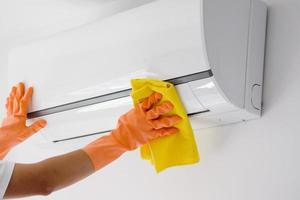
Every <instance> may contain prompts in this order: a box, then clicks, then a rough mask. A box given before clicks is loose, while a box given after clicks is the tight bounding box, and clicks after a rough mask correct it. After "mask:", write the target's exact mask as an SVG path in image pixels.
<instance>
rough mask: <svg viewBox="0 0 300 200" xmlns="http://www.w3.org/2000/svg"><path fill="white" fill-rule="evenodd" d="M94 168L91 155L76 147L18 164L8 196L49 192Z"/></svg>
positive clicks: (69, 183)
mask: <svg viewBox="0 0 300 200" xmlns="http://www.w3.org/2000/svg"><path fill="white" fill-rule="evenodd" d="M93 172H94V168H93V165H92V163H91V161H90V159H89V157H88V155H87V154H86V153H85V152H84V151H82V150H77V151H73V152H71V153H68V154H64V155H61V156H57V157H53V158H50V159H47V160H44V161H41V162H39V163H35V164H16V166H15V169H14V172H13V175H12V178H11V181H10V183H9V185H8V188H7V191H6V193H5V198H16V197H24V196H32V195H47V194H49V193H51V192H53V191H56V190H59V189H61V188H64V187H67V186H69V185H71V184H73V183H76V182H78V181H80V180H81V179H83V178H85V177H87V176H89V175H90V174H92V173H93Z"/></svg>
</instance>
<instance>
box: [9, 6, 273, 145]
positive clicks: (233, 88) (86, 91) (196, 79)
mask: <svg viewBox="0 0 300 200" xmlns="http://www.w3.org/2000/svg"><path fill="white" fill-rule="evenodd" d="M266 15H267V8H266V6H265V5H264V4H263V3H262V2H261V1H259V0H156V1H147V3H145V4H144V5H139V6H137V7H133V8H130V9H126V10H124V9H123V10H122V11H120V12H117V13H113V14H111V15H108V16H106V17H103V18H101V19H99V20H96V21H93V22H91V23H89V24H85V25H81V26H78V27H76V28H73V29H70V30H67V31H63V32H60V33H57V34H54V35H50V36H49V37H47V38H41V39H39V40H35V41H32V42H30V43H26V44H22V45H19V46H17V47H15V48H14V49H12V50H11V52H10V55H9V72H8V73H9V80H10V83H11V84H14V83H15V82H18V81H24V82H25V83H26V84H27V85H33V86H34V88H35V94H34V98H33V106H32V108H30V112H31V113H30V115H29V116H30V117H31V118H35V117H40V116H43V118H45V119H46V120H48V124H49V125H48V128H47V130H46V131H45V132H44V135H45V137H46V138H48V139H49V140H50V141H64V140H67V139H70V138H76V137H82V136H85V135H90V134H93V133H99V132H106V131H108V130H111V129H112V128H114V127H115V124H116V121H117V119H118V117H119V116H120V115H121V114H122V113H124V112H126V111H127V110H129V109H130V108H131V107H132V102H131V99H130V97H129V96H128V94H129V92H130V91H129V90H128V89H130V80H131V79H132V78H143V77H147V78H155V79H162V80H170V81H171V82H174V83H175V84H176V87H177V89H178V91H179V94H180V96H181V99H182V101H183V103H184V105H185V107H186V110H187V112H188V113H189V114H190V119H191V122H192V125H193V127H194V129H201V128H208V127H214V126H219V125H224V124H229V123H235V122H239V121H245V120H250V119H256V118H259V117H260V115H261V110H262V107H261V102H262V86H263V66H264V46H265V29H266Z"/></svg>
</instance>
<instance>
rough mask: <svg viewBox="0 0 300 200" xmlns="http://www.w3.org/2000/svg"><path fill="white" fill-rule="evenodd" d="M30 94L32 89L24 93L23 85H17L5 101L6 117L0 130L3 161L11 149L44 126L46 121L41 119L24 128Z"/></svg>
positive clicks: (0, 156)
mask: <svg viewBox="0 0 300 200" xmlns="http://www.w3.org/2000/svg"><path fill="white" fill-rule="evenodd" d="M32 93H33V89H32V87H30V88H29V89H28V90H27V91H26V93H25V87H24V84H23V83H19V84H18V86H17V87H13V88H12V89H11V93H10V95H9V97H8V98H7V101H6V109H7V116H6V117H5V119H4V120H3V122H2V127H1V128H0V159H3V158H4V156H5V155H6V154H7V153H8V151H9V150H10V149H11V148H12V147H14V146H16V145H17V144H19V143H21V142H23V141H24V140H26V139H27V138H28V137H30V136H31V135H32V134H34V133H36V132H38V131H39V130H40V129H41V128H44V127H45V126H46V121H45V120H43V119H40V120H37V121H36V122H34V123H33V124H31V125H30V126H26V118H27V107H28V105H29V103H30V101H31V96H32Z"/></svg>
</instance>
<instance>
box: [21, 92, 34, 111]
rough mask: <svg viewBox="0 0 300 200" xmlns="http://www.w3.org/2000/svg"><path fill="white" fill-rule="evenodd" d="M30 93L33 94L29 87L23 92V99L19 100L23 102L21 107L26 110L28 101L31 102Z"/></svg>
mask: <svg viewBox="0 0 300 200" xmlns="http://www.w3.org/2000/svg"><path fill="white" fill-rule="evenodd" d="M32 93H33V88H32V87H29V88H28V90H27V91H26V92H25V94H24V96H23V98H22V99H21V101H22V102H23V103H22V104H23V107H24V106H25V107H26V109H27V106H28V105H29V103H30V101H31V97H32Z"/></svg>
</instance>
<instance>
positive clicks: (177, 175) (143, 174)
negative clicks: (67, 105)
mask: <svg viewBox="0 0 300 200" xmlns="http://www.w3.org/2000/svg"><path fill="white" fill-rule="evenodd" d="M267 3H268V4H269V24H268V36H267V37H268V38H267V55H266V68H265V87H264V114H263V118H262V119H261V120H256V121H251V122H247V123H243V124H236V125H231V126H226V127H220V128H215V129H210V130H205V131H202V132H199V133H197V141H198V145H199V149H200V152H201V155H202V160H201V163H200V164H198V165H194V166H189V167H182V168H174V169H170V170H167V171H165V172H163V173H161V174H160V175H156V174H155V173H154V170H153V169H152V168H151V167H149V165H148V164H147V163H145V162H144V161H141V160H140V159H139V157H138V152H133V153H129V154H127V155H125V156H123V157H122V158H121V159H119V160H118V161H117V162H115V163H113V164H112V165H110V166H109V167H107V168H105V169H104V170H102V171H99V172H98V173H97V174H95V175H93V176H91V177H90V178H88V179H86V180H84V181H82V182H80V183H78V184H76V185H74V186H71V187H69V188H67V189H65V190H62V191H59V192H56V193H54V194H52V195H51V196H49V197H47V198H46V199H55V200H58V199H112V200H117V199H120V198H122V199H132V200H138V199H144V200H152V199H156V200H166V199H170V200H171V199H172V200H182V199H191V200H196V199H197V200H198V199H203V200H241V199H243V200H253V199H264V200H265V199H269V200H286V199H288V200H298V199H300V191H299V188H300V172H299V169H300V158H299V157H300V156H299V155H298V152H300V126H299V121H298V119H299V116H298V115H299V114H298V112H299V111H300V106H299V104H298V103H299V102H300V92H299V89H298V88H299V85H300V79H299V74H300V67H299V66H300V25H299V19H300V12H299V9H300V1H298V0H269V1H267ZM1 69H2V68H1ZM1 74H2V73H1ZM1 78H2V77H1ZM1 95H2V94H1ZM2 97H3V96H1V98H2ZM37 138H38V136H37V137H35V138H33V139H32V140H37ZM29 143H30V141H29V142H28V143H27V144H24V145H23V146H20V147H18V148H17V149H16V150H15V151H14V152H12V154H11V155H12V156H13V155H15V156H17V155H20V154H21V153H22V154H23V155H24V154H25V155H28V156H29V157H30V156H31V157H36V158H38V157H41V156H42V155H43V154H46V153H45V152H47V151H50V150H49V149H45V148H44V149H43V148H42V147H32V146H31V147H29V145H28V144H29ZM29 154H31V155H29ZM32 154H34V155H32ZM32 199H40V197H37V198H32Z"/></svg>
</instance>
